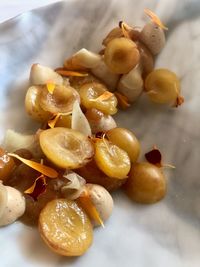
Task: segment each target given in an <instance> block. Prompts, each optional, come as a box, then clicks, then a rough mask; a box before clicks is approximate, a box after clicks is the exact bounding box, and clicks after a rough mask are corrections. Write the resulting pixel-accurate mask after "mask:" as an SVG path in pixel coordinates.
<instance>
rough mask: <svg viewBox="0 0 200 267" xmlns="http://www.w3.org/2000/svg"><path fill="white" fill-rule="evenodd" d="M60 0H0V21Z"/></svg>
mask: <svg viewBox="0 0 200 267" xmlns="http://www.w3.org/2000/svg"><path fill="white" fill-rule="evenodd" d="M59 1H60V0H42V1H41V0H28V1H27V0H10V1H9V0H0V23H1V22H3V21H5V20H8V19H10V18H13V17H15V16H17V15H19V14H22V13H24V12H26V11H29V10H31V9H34V8H38V7H42V6H45V5H49V4H52V3H56V2H59Z"/></svg>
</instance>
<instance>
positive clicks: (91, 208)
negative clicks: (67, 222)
mask: <svg viewBox="0 0 200 267" xmlns="http://www.w3.org/2000/svg"><path fill="white" fill-rule="evenodd" d="M78 200H79V202H80V204H81V206H82V207H83V209H84V210H85V211H86V213H87V214H88V216H89V217H90V218H91V219H92V220H94V221H96V222H97V223H98V224H99V225H101V226H102V227H104V223H103V221H102V219H101V217H100V215H99V213H98V211H97V209H96V207H95V205H94V204H93V202H92V199H91V197H90V194H89V192H88V190H86V189H85V190H84V191H83V193H82V194H81V195H80V197H79V198H78Z"/></svg>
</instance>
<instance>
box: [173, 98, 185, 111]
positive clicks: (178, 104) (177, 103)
mask: <svg viewBox="0 0 200 267" xmlns="http://www.w3.org/2000/svg"><path fill="white" fill-rule="evenodd" d="M183 103H184V97H183V96H178V97H177V99H176V103H175V105H174V107H175V108H177V107H178V106H180V105H182V104H183Z"/></svg>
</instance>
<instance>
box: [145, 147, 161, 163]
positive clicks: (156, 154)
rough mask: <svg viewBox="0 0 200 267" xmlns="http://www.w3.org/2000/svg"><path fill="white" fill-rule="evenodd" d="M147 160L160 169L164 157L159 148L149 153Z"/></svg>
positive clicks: (146, 156) (146, 155)
mask: <svg viewBox="0 0 200 267" xmlns="http://www.w3.org/2000/svg"><path fill="white" fill-rule="evenodd" d="M145 158H146V160H147V161H148V162H149V163H151V164H154V165H157V166H158V167H161V160H162V155H161V153H160V151H159V150H158V149H157V148H154V149H152V150H151V151H149V152H148V153H146V154H145Z"/></svg>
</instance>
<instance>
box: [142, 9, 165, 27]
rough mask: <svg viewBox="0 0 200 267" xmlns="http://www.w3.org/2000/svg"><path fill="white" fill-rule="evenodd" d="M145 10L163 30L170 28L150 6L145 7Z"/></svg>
mask: <svg viewBox="0 0 200 267" xmlns="http://www.w3.org/2000/svg"><path fill="white" fill-rule="evenodd" d="M144 12H145V13H146V14H147V16H149V17H150V18H151V19H152V21H153V22H154V23H155V24H156V25H158V26H159V27H160V28H161V29H163V30H166V31H167V30H168V28H167V27H166V26H165V25H164V24H163V23H162V21H161V20H160V19H159V17H158V16H157V15H156V14H155V13H153V12H152V11H151V10H150V9H148V8H145V9H144Z"/></svg>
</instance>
